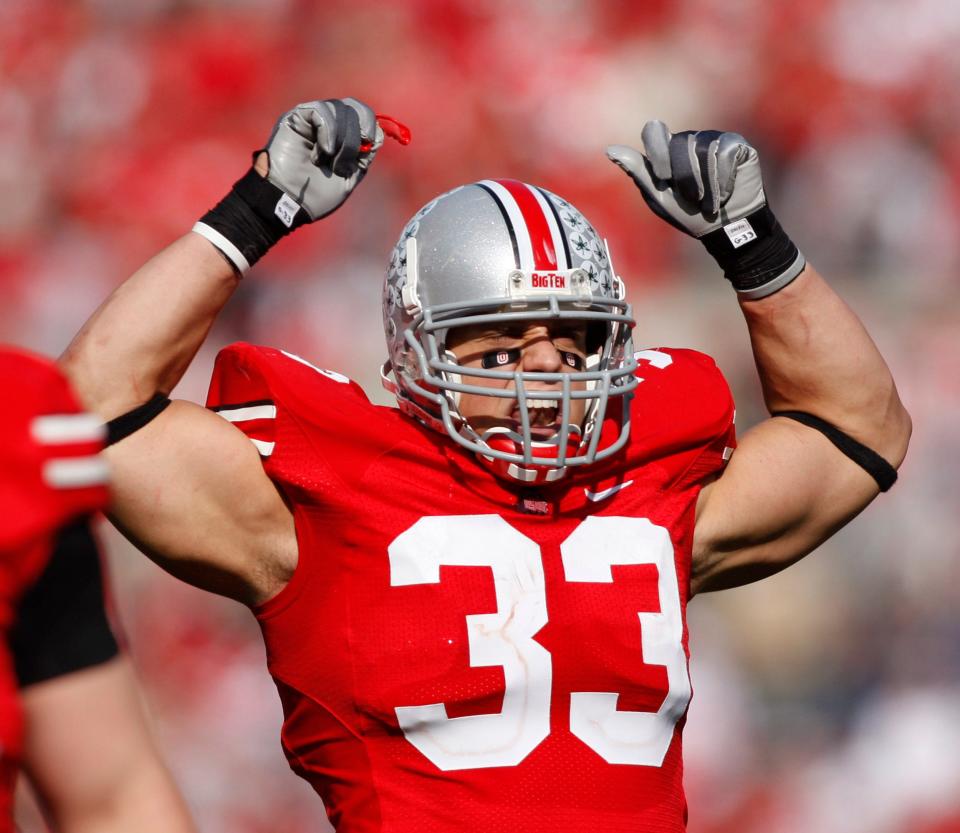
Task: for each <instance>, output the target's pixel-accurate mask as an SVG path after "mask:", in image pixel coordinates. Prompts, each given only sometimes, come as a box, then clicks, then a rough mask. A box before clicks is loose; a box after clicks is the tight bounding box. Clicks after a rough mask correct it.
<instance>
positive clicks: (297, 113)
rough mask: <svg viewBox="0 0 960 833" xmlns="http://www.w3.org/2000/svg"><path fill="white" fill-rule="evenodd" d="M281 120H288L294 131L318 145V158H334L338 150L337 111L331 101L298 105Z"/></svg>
mask: <svg viewBox="0 0 960 833" xmlns="http://www.w3.org/2000/svg"><path fill="white" fill-rule="evenodd" d="M281 120H286V123H287V124H288V125H289V127H290V128H291V129H292V130H295V131H296V132H297V133H299V134H300V135H301V136H303V137H304V138H305V139H309V140H310V141H311V142H314V143H316V145H317V152H316V154H315V157H316V158H319V157H320V156H321V155H323V156H333V154H334V150H335V148H336V111H335V110H334V108H333V107H332V106H331V104H330V102H329V101H308V102H307V103H306V104H298V105H297V106H296V107H294V108H293V109H292V110H291V111H290V112H289V113H287V114H286V115H285V116H283V117H282V119H281ZM316 158H315V159H314V162H315V163H316Z"/></svg>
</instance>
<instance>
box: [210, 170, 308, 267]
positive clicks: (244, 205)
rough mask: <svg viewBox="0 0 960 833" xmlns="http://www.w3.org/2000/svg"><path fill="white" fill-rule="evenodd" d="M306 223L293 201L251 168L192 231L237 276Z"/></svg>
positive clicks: (300, 208) (303, 215) (305, 215)
mask: <svg viewBox="0 0 960 833" xmlns="http://www.w3.org/2000/svg"><path fill="white" fill-rule="evenodd" d="M308 222H310V217H309V216H308V215H307V212H306V211H305V210H304V209H303V208H302V207H301V206H300V204H299V203H298V202H296V200H294V199H293V198H292V197H290V196H289V195H288V194H287V193H286V192H285V191H283V190H282V189H280V188H278V187H277V186H276V185H274V184H273V183H272V182H270V181H269V180H268V179H266V178H265V177H262V176H260V174H258V173H257V172H256V171H255V170H254V169H253V168H251V169H250V170H249V171H247V173H246V174H244V175H243V176H242V177H241V178H240V179H238V180H237V181H236V182H235V183H234V184H233V188H232V189H231V191H230V193H229V194H227V195H226V196H225V197H224V198H223V199H222V200H220V202H218V203H217V204H216V205H215V206H214V207H213V208H211V209H210V210H209V211H208V212H207V213H206V214H204V215H203V216H202V217H201V218H200V221H199V222H198V223H197V224H196V225H195V226H194V227H193V230H194V231H195V232H197V233H198V234H202V235H203V236H204V237H206V238H207V239H208V240H209V241H210V242H211V243H213V244H214V245H215V246H216V247H217V248H218V249H220V251H221V252H223V254H224V255H225V256H226V257H227V259H228V260H229V261H230V262H231V263H233V265H234V266H235V267H236V268H237V271H239V272H241V273H242V272H245V271H246V270H247V269H249V268H250V267H251V266H253V264H254V263H256V262H257V261H258V260H259V259H260V258H261V257H263V256H264V255H265V254H266V253H267V251H268V250H269V249H270V247H271V246H273V245H274V244H275V243H277V242H278V241H279V240H280V239H281V238H283V237H285V236H286V235H288V234H289V233H290V232H291V231H293V230H294V229H295V228H298V227H300V226H302V225H303V224H304V223H308Z"/></svg>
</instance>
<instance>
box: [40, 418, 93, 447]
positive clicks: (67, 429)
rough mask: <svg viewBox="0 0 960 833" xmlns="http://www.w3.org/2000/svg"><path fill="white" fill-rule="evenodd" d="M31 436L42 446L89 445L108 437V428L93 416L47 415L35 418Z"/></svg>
mask: <svg viewBox="0 0 960 833" xmlns="http://www.w3.org/2000/svg"><path fill="white" fill-rule="evenodd" d="M30 435H31V436H32V437H33V438H34V439H35V440H36V441H37V442H38V443H40V444H41V445H59V444H65V443H88V442H94V441H96V440H102V439H104V438H105V437H106V436H107V426H106V425H104V424H103V420H101V419H100V418H99V417H98V416H94V415H93V414H45V415H44V416H38V417H34V419H33V421H32V422H31V423H30Z"/></svg>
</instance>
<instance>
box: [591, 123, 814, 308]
mask: <svg viewBox="0 0 960 833" xmlns="http://www.w3.org/2000/svg"><path fill="white" fill-rule="evenodd" d="M641 138H642V139H643V146H644V149H645V151H646V154H645V155H644V154H642V153H640V151H638V150H635V149H634V148H631V147H627V146H626V145H611V146H610V147H608V148H607V156H608V157H609V158H610V159H611V161H613V162H614V164H616V165H617V166H619V167H620V168H622V169H623V170H624V171H625V172H626V173H627V174H628V175H629V176H630V178H631V179H632V180H633V181H634V182H635V183H636V185H637V187H638V188H639V189H640V193H641V194H642V195H643V198H644V200H645V201H646V203H647V205H649V206H650V208H651V210H652V211H653V212H654V213H655V214H657V215H658V216H659V217H661V218H662V219H664V220H666V221H667V222H668V223H670V224H671V225H672V226H675V227H676V228H678V229H680V231H682V232H684V233H685V234H689V235H690V236H691V237H696V238H697V239H698V240H700V241H701V242H702V243H703V244H704V246H706V248H707V251H709V252H710V254H712V255H713V257H714V258H715V259H716V261H717V262H718V263H719V264H720V266H721V268H723V270H724V275H725V276H726V277H727V279H728V280H730V282H731V283H732V284H733V285H734V287H735V288H736V289H737V291H738V292H739V293H740V295H741V296H742V297H745V298H747V299H750V300H754V299H757V298H763V297H765V296H767V295H771V294H772V293H774V292H776V291H777V290H779V289H782V288H783V287H784V286H786V285H787V284H788V283H790V281H792V280H793V279H794V278H795V277H797V275H799V274H800V273H801V272H802V271H803V268H804V266H805V265H806V261H805V260H804V258H803V255H802V254H801V253H800V252H799V251H798V250H797V247H796V246H795V245H794V244H793V242H792V241H791V240H790V238H789V237H787V235H786V233H785V232H784V231H783V229H782V228H780V224H779V223H778V222H777V220H776V218H775V217H774V216H773V212H771V211H770V207H769V206H768V205H767V200H766V195H765V193H764V190H763V178H762V177H761V174H760V159H759V156H758V154H757V151H756V149H755V148H754V147H753V146H752V145H750V144H749V143H748V142H747V140H746V139H744V138H743V136H741V135H740V134H739V133H722V132H720V131H717V130H700V131H696V132H694V131H684V132H683V133H677V134H671V133H670V130H669V129H668V128H667V126H666V125H665V124H664V123H663V122H661V121H648V122H647V123H646V124H645V125H644V127H643V132H642V133H641Z"/></svg>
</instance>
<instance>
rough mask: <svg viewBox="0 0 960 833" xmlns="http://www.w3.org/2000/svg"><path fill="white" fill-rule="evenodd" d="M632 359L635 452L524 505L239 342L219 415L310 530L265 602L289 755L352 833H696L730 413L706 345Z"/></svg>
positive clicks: (222, 377) (413, 429)
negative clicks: (697, 557)
mask: <svg viewBox="0 0 960 833" xmlns="http://www.w3.org/2000/svg"><path fill="white" fill-rule="evenodd" d="M639 358H640V370H639V375H640V376H642V377H643V381H642V383H641V384H640V385H639V387H638V389H637V393H636V395H635V397H634V399H633V402H632V405H631V414H632V431H631V440H630V443H629V445H628V447H627V448H626V449H625V450H624V453H623V454H621V455H619V456H618V458H617V459H615V460H612V461H608V462H605V463H604V464H602V465H597V466H591V467H588V468H586V469H585V470H581V471H579V472H577V471H576V470H571V474H570V475H569V476H568V477H567V478H565V479H564V480H562V481H560V482H559V483H557V484H554V485H552V486H550V487H549V488H546V489H540V490H538V491H535V492H531V491H529V490H524V489H522V488H510V487H509V486H508V485H507V484H504V483H500V482H498V481H497V480H496V479H495V478H493V477H492V476H491V475H490V474H489V473H488V472H487V471H486V470H485V469H484V468H483V467H482V466H481V465H480V464H479V463H478V462H477V461H476V459H475V458H474V457H473V456H472V455H471V454H469V453H466V452H463V451H462V450H460V449H459V447H458V446H456V445H455V444H454V443H453V442H452V441H450V440H449V439H448V438H447V437H445V436H443V435H440V434H438V433H436V432H434V431H431V430H429V429H427V428H424V427H422V426H420V425H419V424H417V423H416V422H414V421H413V420H411V419H409V418H407V417H405V416H403V415H401V414H400V413H399V412H398V411H396V410H395V409H392V408H383V407H378V406H374V405H372V404H370V403H369V402H368V400H367V398H366V397H365V395H364V394H363V392H362V391H361V389H360V388H359V387H358V386H357V385H356V384H355V383H352V382H350V381H349V380H348V379H346V378H345V377H342V376H340V375H339V374H336V373H332V372H330V371H324V370H318V369H317V368H315V367H313V366H312V365H310V364H309V363H307V362H305V361H303V360H302V359H299V358H297V357H293V356H290V355H288V354H285V353H283V352H281V351H278V350H272V349H268V348H260V347H253V346H250V345H244V344H239V345H234V346H231V347H229V348H227V349H226V350H224V351H223V352H221V354H220V356H219V358H218V360H217V365H216V369H215V371H214V377H213V382H212V385H211V390H210V396H209V400H208V404H209V405H210V406H211V407H214V408H215V409H216V410H217V411H219V413H220V414H221V415H222V416H223V417H225V418H226V419H228V420H230V421H231V422H233V423H234V424H236V425H237V426H238V427H240V428H241V429H242V430H243V431H244V432H245V433H246V434H247V435H248V436H249V437H250V438H251V440H252V441H253V442H254V443H255V444H256V446H257V448H258V449H259V450H260V453H261V455H262V457H263V461H264V466H265V469H266V471H267V473H268V474H269V476H270V477H271V478H272V479H273V480H274V482H275V483H277V484H278V486H279V487H280V489H281V490H282V492H283V494H284V495H285V496H286V498H287V499H288V500H289V502H290V504H291V506H292V507H293V512H294V517H295V520H296V531H297V537H298V540H299V551H300V560H299V564H298V566H297V569H296V572H295V573H294V576H293V579H292V580H291V582H290V583H289V585H287V586H286V587H285V588H284V589H283V590H282V591H281V592H280V593H279V594H278V595H277V596H275V597H274V598H272V599H271V600H269V601H268V602H266V603H265V604H263V605H262V606H260V607H259V608H258V609H256V610H255V613H256V615H257V618H258V620H259V621H260V624H261V627H262V629H263V634H264V639H265V641H266V647H267V660H268V665H269V668H270V672H271V673H272V675H273V677H274V679H275V681H276V684H277V687H278V689H279V692H280V698H281V700H282V703H283V709H284V715H285V722H284V728H283V733H282V741H283V746H284V750H285V752H286V754H287V757H288V759H289V761H290V764H291V766H292V767H293V769H294V770H295V771H296V772H298V773H299V774H301V775H302V776H303V777H304V778H306V779H307V780H308V781H309V782H310V783H311V784H312V785H313V786H314V788H315V789H316V790H317V792H318V793H320V795H321V796H322V797H323V800H324V802H325V804H326V807H327V812H328V814H329V816H330V818H331V820H332V822H333V824H334V826H335V827H336V828H337V830H338V831H340V833H387V831H389V833H400V831H402V833H409V831H420V833H464V831H483V833H496V831H503V833H507V832H508V831H509V833H522V832H523V831H536V832H537V833H541V831H552V833H585V831H603V833H618V832H619V831H640V830H643V831H657V832H659V831H679V830H683V829H684V826H685V816H686V807H685V801H684V797H683V788H682V765H681V752H680V732H681V728H682V725H683V721H684V715H685V712H686V708H687V704H688V702H689V699H690V682H689V676H688V668H687V658H688V652H687V632H686V624H685V610H686V603H687V600H688V597H689V576H690V558H691V555H690V553H691V539H692V536H693V521H694V509H695V504H696V499H697V495H698V493H699V490H700V488H701V486H702V485H703V483H704V482H705V481H706V480H707V479H709V478H711V477H712V476H714V475H715V474H716V473H717V472H718V471H719V470H720V469H721V467H722V466H723V463H724V460H725V458H726V457H727V456H729V453H730V449H731V447H732V446H733V444H734V440H733V428H732V423H733V404H732V401H731V397H730V393H729V390H728V388H727V385H726V383H725V382H724V380H723V378H722V376H721V375H720V373H719V371H718V370H717V368H716V366H715V364H714V362H713V361H712V360H711V359H710V358H708V357H706V356H703V355H701V354H699V353H695V352H692V351H688V350H651V351H644V352H643V353H641V354H640V355H639Z"/></svg>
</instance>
